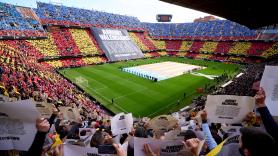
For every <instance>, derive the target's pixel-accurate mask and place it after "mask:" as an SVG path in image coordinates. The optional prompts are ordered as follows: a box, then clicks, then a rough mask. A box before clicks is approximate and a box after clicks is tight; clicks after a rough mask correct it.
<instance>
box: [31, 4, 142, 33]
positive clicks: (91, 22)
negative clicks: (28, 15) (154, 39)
mask: <svg viewBox="0 0 278 156" xmlns="http://www.w3.org/2000/svg"><path fill="white" fill-rule="evenodd" d="M37 4H38V8H37V10H36V13H37V14H38V16H39V17H40V19H41V20H42V22H43V23H45V24H54V25H71V26H85V27H90V26H106V27H118V28H140V25H141V23H140V21H139V20H138V19H137V18H136V17H131V16H124V15H117V14H111V13H106V12H100V11H94V10H85V9H79V8H73V7H66V6H59V5H53V4H47V3H41V2H38V3H37Z"/></svg>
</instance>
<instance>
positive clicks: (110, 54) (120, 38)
mask: <svg viewBox="0 0 278 156" xmlns="http://www.w3.org/2000/svg"><path fill="white" fill-rule="evenodd" d="M91 31H92V33H93V35H94V37H95V39H96V40H97V42H98V44H99V45H100V48H101V49H102V50H103V51H104V52H105V55H106V57H107V58H108V59H109V61H120V60H129V59H136V58H142V57H144V54H143V53H142V51H141V50H140V49H139V48H138V47H137V46H136V44H135V43H134V42H133V41H132V40H131V39H130V38H129V35H128V33H127V31H126V30H124V29H111V28H96V27H92V28H91Z"/></svg>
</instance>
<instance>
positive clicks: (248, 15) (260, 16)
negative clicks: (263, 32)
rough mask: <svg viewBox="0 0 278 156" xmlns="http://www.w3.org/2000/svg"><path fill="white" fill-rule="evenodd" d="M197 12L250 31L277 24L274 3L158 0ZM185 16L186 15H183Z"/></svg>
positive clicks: (241, 0) (267, 0)
mask: <svg viewBox="0 0 278 156" xmlns="http://www.w3.org/2000/svg"><path fill="white" fill-rule="evenodd" d="M160 1H164V2H168V3H172V4H176V5H180V6H183V7H186V8H191V9H194V10H199V11H202V12H206V13H209V14H213V15H216V16H220V17H223V18H226V19H228V20H231V21H234V22H237V23H239V24H242V25H245V26H247V27H249V28H251V29H255V28H260V27H263V26H268V25H272V24H276V23H278V14H277V5H276V3H275V1H271V0H264V1H254V0H160ZM185 16H186V15H185Z"/></svg>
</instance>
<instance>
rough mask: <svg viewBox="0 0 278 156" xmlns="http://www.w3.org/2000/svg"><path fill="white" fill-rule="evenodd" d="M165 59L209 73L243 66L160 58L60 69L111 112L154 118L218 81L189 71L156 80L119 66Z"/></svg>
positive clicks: (231, 73)
mask: <svg viewBox="0 0 278 156" xmlns="http://www.w3.org/2000/svg"><path fill="white" fill-rule="evenodd" d="M165 61H173V62H179V63H186V64H193V65H199V66H207V68H206V69H202V70H199V71H197V72H198V73H202V74H207V75H221V74H223V73H226V74H228V75H229V76H235V75H236V74H237V73H238V71H239V69H240V65H237V64H225V63H220V62H211V61H204V60H192V59H187V58H176V57H161V58H153V59H140V60H131V61H122V62H117V63H111V64H103V65H94V66H86V67H81V68H68V69H63V70H60V71H59V72H60V73H61V74H63V75H64V76H65V77H67V78H68V79H70V80H71V81H72V82H73V83H75V84H76V85H78V86H79V87H81V88H82V89H83V90H84V91H85V92H87V93H88V94H90V95H91V96H93V97H94V98H95V99H97V100H98V101H99V102H100V103H101V104H102V105H104V106H105V107H106V108H107V109H109V110H111V111H112V112H114V113H119V112H131V113H132V114H133V116H135V117H143V116H149V117H153V116H156V115H159V114H166V113H170V112H173V111H177V110H179V109H180V108H183V107H185V106H187V105H188V104H190V103H191V102H192V99H193V98H195V97H197V96H199V95H200V93H197V91H196V90H197V88H200V87H204V86H209V85H216V84H217V82H216V81H214V80H210V79H208V78H205V77H203V76H195V75H192V74H189V73H188V74H184V75H181V76H177V77H174V78H170V79H167V80H162V81H159V82H154V81H151V80H148V79H145V78H141V77H139V76H136V75H133V74H130V73H127V72H124V71H121V70H120V67H131V66H137V65H142V64H151V63H158V62H165ZM112 99H113V103H112Z"/></svg>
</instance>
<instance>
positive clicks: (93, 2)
mask: <svg viewBox="0 0 278 156" xmlns="http://www.w3.org/2000/svg"><path fill="white" fill-rule="evenodd" d="M0 1H1V2H5V3H11V4H15V5H20V6H26V7H32V8H36V6H37V5H36V0H0ZM39 1H40V2H46V3H58V4H62V5H65V6H70V7H77V8H84V9H89V10H91V9H94V10H99V11H105V12H109V13H116V14H122V15H130V16H135V17H138V18H139V20H140V21H141V22H156V15H157V14H172V15H173V19H172V22H175V23H185V22H193V20H194V19H196V18H199V17H204V16H207V15H209V14H207V13H203V12H200V11H195V10H192V9H188V8H184V7H180V6H176V5H172V4H169V3H165V2H161V1H158V0H39Z"/></svg>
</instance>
